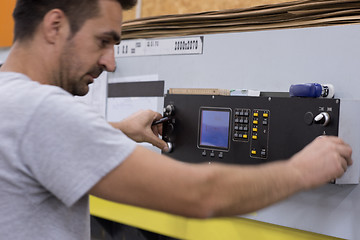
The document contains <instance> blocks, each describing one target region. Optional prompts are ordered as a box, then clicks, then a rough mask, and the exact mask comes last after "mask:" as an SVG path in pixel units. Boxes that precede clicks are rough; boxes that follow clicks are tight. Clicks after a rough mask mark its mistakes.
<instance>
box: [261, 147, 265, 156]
mask: <svg viewBox="0 0 360 240" xmlns="http://www.w3.org/2000/svg"><path fill="white" fill-rule="evenodd" d="M260 155H261V156H262V157H266V149H265V148H263V149H261V152H260Z"/></svg>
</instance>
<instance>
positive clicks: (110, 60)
mask: <svg viewBox="0 0 360 240" xmlns="http://www.w3.org/2000/svg"><path fill="white" fill-rule="evenodd" d="M99 64H100V65H101V66H102V67H103V68H104V69H105V70H106V71H108V72H115V69H116V62H115V55H114V48H113V47H111V48H107V49H106V50H105V52H104V53H103V55H101V57H100V60H99Z"/></svg>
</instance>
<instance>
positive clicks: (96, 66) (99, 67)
mask: <svg viewBox="0 0 360 240" xmlns="http://www.w3.org/2000/svg"><path fill="white" fill-rule="evenodd" d="M99 8H100V14H99V16H97V17H94V18H91V19H88V20H87V21H86V22H85V23H84V25H83V26H82V28H81V29H80V30H79V31H78V32H77V33H76V34H75V35H74V36H73V37H72V38H70V39H68V40H67V42H66V43H65V45H64V48H63V51H62V52H61V56H60V66H59V69H60V71H59V75H58V80H59V85H60V87H62V88H64V89H65V90H66V91H68V92H70V93H71V94H73V95H79V96H83V95H85V94H86V93H88V91H89V86H88V85H89V84H90V83H92V82H93V81H94V78H97V77H98V76H99V75H100V74H101V72H102V71H103V70H106V71H115V66H116V65H115V58H114V44H117V43H119V42H120V34H121V21H122V8H121V5H120V4H119V3H118V2H116V1H114V0H99Z"/></svg>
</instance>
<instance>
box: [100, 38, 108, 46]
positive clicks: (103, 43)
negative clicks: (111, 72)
mask: <svg viewBox="0 0 360 240" xmlns="http://www.w3.org/2000/svg"><path fill="white" fill-rule="evenodd" d="M109 44H110V41H109V40H107V39H102V40H101V47H107V46H108V45H109Z"/></svg>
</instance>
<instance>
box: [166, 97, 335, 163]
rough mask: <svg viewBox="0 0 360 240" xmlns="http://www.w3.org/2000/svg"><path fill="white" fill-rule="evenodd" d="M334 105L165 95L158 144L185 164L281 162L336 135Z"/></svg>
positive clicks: (301, 100)
mask: <svg viewBox="0 0 360 240" xmlns="http://www.w3.org/2000/svg"><path fill="white" fill-rule="evenodd" d="M339 109H340V100H339V99H325V98H297V97H291V98H290V97H248V96H210V95H176V94H168V95H166V96H165V100H164V117H168V118H169V121H167V122H165V123H164V125H163V140H164V141H166V142H167V143H168V145H169V146H170V151H169V152H167V153H164V154H167V155H169V156H171V157H173V158H175V159H178V160H181V161H185V162H193V163H200V162H209V163H211V162H215V161H216V162H224V163H234V164H259V163H265V162H269V161H275V160H284V159H288V158H289V157H291V156H292V155H293V154H295V153H296V152H298V151H300V150H301V149H302V148H303V147H305V146H306V145H307V144H308V143H310V142H311V141H312V140H313V139H315V138H316V137H317V136H320V135H335V136H337V135H338V128H339Z"/></svg>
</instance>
